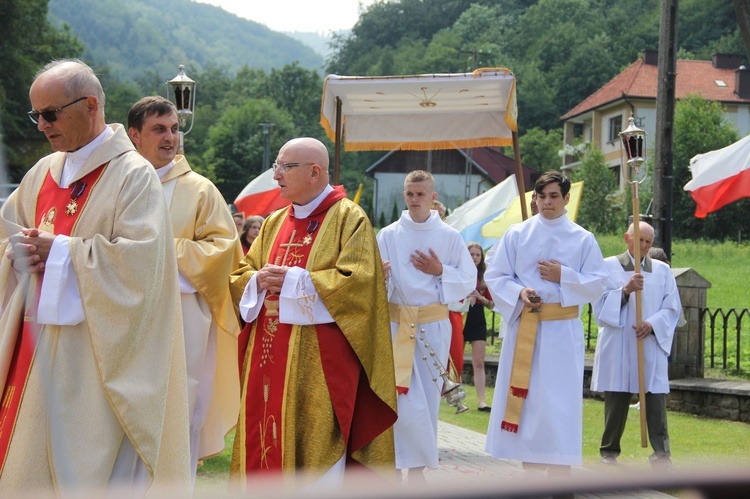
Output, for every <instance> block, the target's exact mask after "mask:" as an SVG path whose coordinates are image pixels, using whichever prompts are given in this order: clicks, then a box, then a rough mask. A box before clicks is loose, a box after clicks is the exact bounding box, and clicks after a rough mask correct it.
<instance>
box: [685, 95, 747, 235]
mask: <svg viewBox="0 0 750 499" xmlns="http://www.w3.org/2000/svg"><path fill="white" fill-rule="evenodd" d="M738 139H739V135H738V133H737V130H736V129H735V128H734V126H733V125H732V124H731V123H729V122H727V120H726V118H725V115H724V112H723V109H722V107H721V104H719V103H718V102H714V101H707V100H705V99H703V98H701V97H700V96H697V95H693V96H690V97H688V98H686V99H683V100H680V101H678V102H677V105H676V106H675V113H674V166H673V170H674V184H673V191H672V196H673V217H674V221H673V224H674V225H673V232H674V235H675V237H677V238H683V239H701V238H705V239H727V238H729V239H731V238H734V237H736V236H737V234H738V233H739V232H740V231H742V232H744V233H745V234H747V232H748V230H750V223H748V217H747V209H748V207H749V205H750V203H748V202H747V200H743V201H739V202H737V203H733V204H731V205H729V206H725V207H724V208H722V209H720V210H719V211H717V212H716V213H711V214H710V215H708V217H706V218H704V219H699V218H695V216H694V215H693V214H694V212H695V202H694V201H693V200H692V198H691V197H690V195H689V194H688V193H687V192H685V190H684V189H683V187H684V186H685V184H687V183H688V182H689V181H690V179H691V178H692V176H691V174H690V159H691V158H692V157H693V156H695V155H696V154H701V153H706V152H709V151H713V150H716V149H721V148H722V147H726V146H728V145H729V144H731V143H733V142H736V141H737V140H738Z"/></svg>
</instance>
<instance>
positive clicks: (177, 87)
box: [167, 64, 195, 154]
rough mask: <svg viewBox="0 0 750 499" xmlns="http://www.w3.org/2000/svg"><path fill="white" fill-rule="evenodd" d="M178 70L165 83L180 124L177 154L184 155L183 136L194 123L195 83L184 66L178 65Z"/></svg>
mask: <svg viewBox="0 0 750 499" xmlns="http://www.w3.org/2000/svg"><path fill="white" fill-rule="evenodd" d="M179 69H180V71H179V73H177V76H175V77H174V78H172V79H171V80H169V81H168V82H167V97H168V98H169V99H170V100H171V101H172V102H174V104H175V106H177V118H178V120H179V122H180V134H179V145H178V152H179V154H185V135H187V134H188V133H190V130H192V129H193V123H194V122H195V114H194V113H193V111H194V110H195V81H194V80H192V79H190V78H189V77H188V76H187V75H186V74H185V66H183V65H182V64H180V68H179ZM169 89H172V91H171V92H170V91H169ZM188 120H190V127H189V128H188V129H187V130H186V131H185V132H183V130H184V129H185V127H187V126H188Z"/></svg>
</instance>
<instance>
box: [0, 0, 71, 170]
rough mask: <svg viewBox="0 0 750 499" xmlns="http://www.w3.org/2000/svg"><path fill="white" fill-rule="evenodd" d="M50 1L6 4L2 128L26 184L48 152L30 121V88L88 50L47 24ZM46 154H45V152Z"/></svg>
mask: <svg viewBox="0 0 750 499" xmlns="http://www.w3.org/2000/svg"><path fill="white" fill-rule="evenodd" d="M47 4H48V0H0V32H1V33H2V43H0V68H2V71H0V123H1V124H2V127H3V134H4V137H5V145H6V146H9V145H10V144H13V147H6V159H7V161H8V163H9V166H10V167H11V168H10V170H11V172H10V173H11V175H10V177H11V179H12V180H15V181H17V180H20V177H21V176H22V175H23V173H24V172H25V171H26V169H27V168H28V167H29V166H31V164H33V163H32V162H33V160H35V159H37V158H38V157H39V156H40V155H41V153H42V151H41V150H43V151H44V152H47V151H48V149H47V148H45V141H44V137H42V136H41V134H39V133H38V132H37V130H36V127H35V126H34V125H33V124H32V123H31V122H30V121H29V119H28V117H26V116H25V115H26V111H28V110H29V87H30V85H31V82H32V80H33V77H34V74H35V73H36V71H37V70H38V69H39V68H40V67H42V66H43V65H44V64H46V63H47V62H49V61H50V60H51V59H55V58H61V57H77V56H78V55H79V54H80V53H81V51H82V49H83V47H82V46H81V44H80V43H79V42H78V41H77V40H76V38H75V37H74V36H73V35H72V34H71V33H70V30H69V28H68V27H67V26H63V27H62V28H61V29H56V28H54V27H53V26H52V25H50V23H49V22H48V21H47ZM40 149H41V150H40Z"/></svg>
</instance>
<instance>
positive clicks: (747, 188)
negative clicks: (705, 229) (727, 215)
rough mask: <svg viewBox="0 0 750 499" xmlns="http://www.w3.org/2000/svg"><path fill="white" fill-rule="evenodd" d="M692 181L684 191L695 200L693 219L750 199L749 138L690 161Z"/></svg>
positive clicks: (699, 155)
mask: <svg viewBox="0 0 750 499" xmlns="http://www.w3.org/2000/svg"><path fill="white" fill-rule="evenodd" d="M690 171H691V172H692V174H693V180H691V181H690V182H688V183H687V184H685V188H684V189H685V190H686V191H688V192H689V193H690V195H691V196H692V198H693V201H695V204H696V207H695V216H696V218H706V215H708V214H709V213H713V212H714V211H717V210H718V209H719V208H722V207H724V206H726V205H728V204H729V203H733V202H735V201H738V200H740V199H742V198H746V197H750V135H748V136H747V137H745V138H744V139H741V140H739V141H737V142H735V143H734V144H731V145H729V146H727V147H725V148H723V149H719V150H716V151H711V152H707V153H705V154H698V155H697V156H695V157H694V158H693V159H691V160H690Z"/></svg>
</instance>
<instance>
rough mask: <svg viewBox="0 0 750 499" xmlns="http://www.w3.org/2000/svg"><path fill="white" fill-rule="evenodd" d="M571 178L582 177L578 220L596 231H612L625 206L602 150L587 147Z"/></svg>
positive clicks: (620, 224) (619, 224) (620, 222)
mask: <svg viewBox="0 0 750 499" xmlns="http://www.w3.org/2000/svg"><path fill="white" fill-rule="evenodd" d="M572 177H573V178H572V179H573V181H575V182H578V181H581V180H583V182H584V184H583V185H584V187H583V194H582V196H581V204H580V205H579V206H578V218H577V221H578V223H579V224H580V225H581V226H583V227H585V228H586V229H588V230H590V231H591V232H594V233H597V234H613V233H615V232H617V231H618V229H621V228H622V227H623V225H624V224H625V217H626V213H627V210H626V209H625V203H624V201H623V194H622V193H620V192H618V191H617V189H616V184H615V182H616V179H615V176H614V174H613V173H612V171H611V170H610V169H609V167H608V166H607V164H606V163H605V161H604V154H602V152H601V151H600V150H599V149H597V148H594V147H592V148H589V149H588V150H587V151H586V154H585V155H584V157H583V161H582V162H581V166H579V167H578V168H576V170H575V172H574V173H573V176H572Z"/></svg>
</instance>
